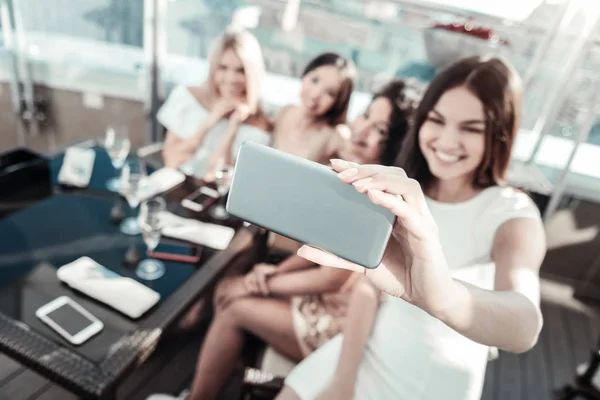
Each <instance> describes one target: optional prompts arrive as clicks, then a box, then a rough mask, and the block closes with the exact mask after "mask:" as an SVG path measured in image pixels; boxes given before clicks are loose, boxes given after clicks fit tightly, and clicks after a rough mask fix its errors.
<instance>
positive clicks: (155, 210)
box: [135, 197, 166, 281]
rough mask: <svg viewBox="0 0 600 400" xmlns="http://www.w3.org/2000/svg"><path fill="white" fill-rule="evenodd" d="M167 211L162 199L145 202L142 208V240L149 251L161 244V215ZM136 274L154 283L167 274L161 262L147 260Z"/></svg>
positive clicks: (141, 263)
mask: <svg viewBox="0 0 600 400" xmlns="http://www.w3.org/2000/svg"><path fill="white" fill-rule="evenodd" d="M165 209H166V203H165V200H164V199H162V198H160V197H156V198H154V199H151V200H148V201H144V202H143V203H142V204H141V206H140V215H139V217H138V220H139V225H140V229H141V231H142V238H144V242H145V243H146V246H147V247H148V251H154V249H156V246H158V244H159V243H160V234H161V228H162V226H161V224H160V215H161V213H162V212H164V211H165ZM135 274H136V275H137V276H138V277H139V278H141V279H144V280H147V281H152V280H155V279H158V278H160V277H161V276H163V275H164V274H165V264H164V263H163V262H162V261H159V260H155V259H145V260H143V261H142V262H140V263H139V265H138V267H137V268H136V270H135Z"/></svg>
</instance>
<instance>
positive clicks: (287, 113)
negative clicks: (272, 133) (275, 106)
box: [275, 104, 298, 125]
mask: <svg viewBox="0 0 600 400" xmlns="http://www.w3.org/2000/svg"><path fill="white" fill-rule="evenodd" d="M297 110H298V106H294V105H291V104H288V105H287V106H283V107H281V109H280V110H279V112H278V113H277V117H276V118H275V124H276V125H278V124H280V123H282V122H285V121H287V120H288V119H289V118H290V117H293V116H294V114H295V113H296V111H297Z"/></svg>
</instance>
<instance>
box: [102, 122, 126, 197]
mask: <svg viewBox="0 0 600 400" xmlns="http://www.w3.org/2000/svg"><path fill="white" fill-rule="evenodd" d="M104 147H105V148H106V152H107V153H108V156H109V157H110V162H111V163H112V165H113V167H114V168H115V170H117V172H120V171H121V168H123V164H124V163H125V160H126V159H127V155H128V154H129V151H130V150H131V141H130V140H129V134H128V132H127V129H126V128H119V129H115V128H113V127H109V128H107V129H106V135H105V137H104ZM120 183H121V181H120V179H119V177H118V175H117V177H114V178H111V179H109V180H108V181H107V182H106V188H107V189H108V190H110V191H112V192H117V193H118V192H119V190H120Z"/></svg>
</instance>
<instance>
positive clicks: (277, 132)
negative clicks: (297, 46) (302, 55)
mask: <svg viewBox="0 0 600 400" xmlns="http://www.w3.org/2000/svg"><path fill="white" fill-rule="evenodd" d="M355 77H356V68H355V67H354V64H353V63H352V61H350V60H347V59H345V58H344V57H342V56H340V55H338V54H335V53H323V54H321V55H319V56H317V57H315V58H314V59H313V60H311V61H310V62H309V63H308V64H307V66H306V68H305V69H304V72H303V73H302V88H301V92H300V105H297V106H292V105H290V106H286V107H284V108H283V109H282V110H281V111H280V112H279V114H278V115H277V118H276V120H275V127H274V132H273V137H274V139H273V147H275V148H276V149H279V150H282V151H285V152H287V153H290V154H294V155H297V156H300V157H303V158H306V159H309V160H312V161H316V162H320V163H329V159H330V158H331V157H332V156H333V155H334V154H335V153H336V152H337V150H338V149H339V147H340V146H341V145H342V139H341V137H340V135H339V132H337V131H336V127H337V126H338V125H341V124H344V123H346V116H347V114H348V106H349V104H350V96H351V95H352V91H353V89H354V79H355Z"/></svg>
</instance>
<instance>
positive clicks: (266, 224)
mask: <svg viewBox="0 0 600 400" xmlns="http://www.w3.org/2000/svg"><path fill="white" fill-rule="evenodd" d="M227 211H228V212H229V213H230V214H232V215H234V216H236V217H238V218H241V219H243V220H245V221H247V222H249V223H252V224H254V225H258V226H261V227H263V228H266V229H269V230H271V231H273V232H275V233H278V234H280V235H283V236H287V237H289V238H291V239H294V240H296V241H298V242H301V243H306V244H309V245H311V246H315V247H318V248H321V249H323V250H326V251H329V252H331V253H333V254H335V255H337V256H339V257H342V258H344V259H346V260H348V261H352V262H354V263H356V264H359V265H362V266H364V267H366V268H375V267H377V266H378V265H379V264H380V263H381V259H382V257H383V252H384V250H385V247H386V245H387V242H388V240H389V237H390V234H391V232H392V227H393V224H394V220H395V216H394V214H392V212H390V211H389V210H387V209H386V208H384V207H381V206H379V205H376V204H374V203H372V202H371V201H370V200H369V198H368V197H367V195H366V194H362V193H359V192H357V191H356V189H354V187H353V186H352V185H348V184H346V183H344V182H342V181H341V180H340V179H339V178H338V177H337V174H336V173H335V172H334V171H332V170H331V169H330V168H329V167H327V166H324V165H321V164H318V163H315V162H312V161H308V160H305V159H303V158H300V157H296V156H292V155H290V154H287V153H284V152H281V151H279V150H275V149H272V148H270V147H267V146H263V145H260V144H257V143H253V142H245V143H243V144H242V146H241V147H240V150H239V153H238V157H237V162H236V166H235V172H234V175H233V180H232V183H231V189H230V192H229V198H228V200H227Z"/></svg>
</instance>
